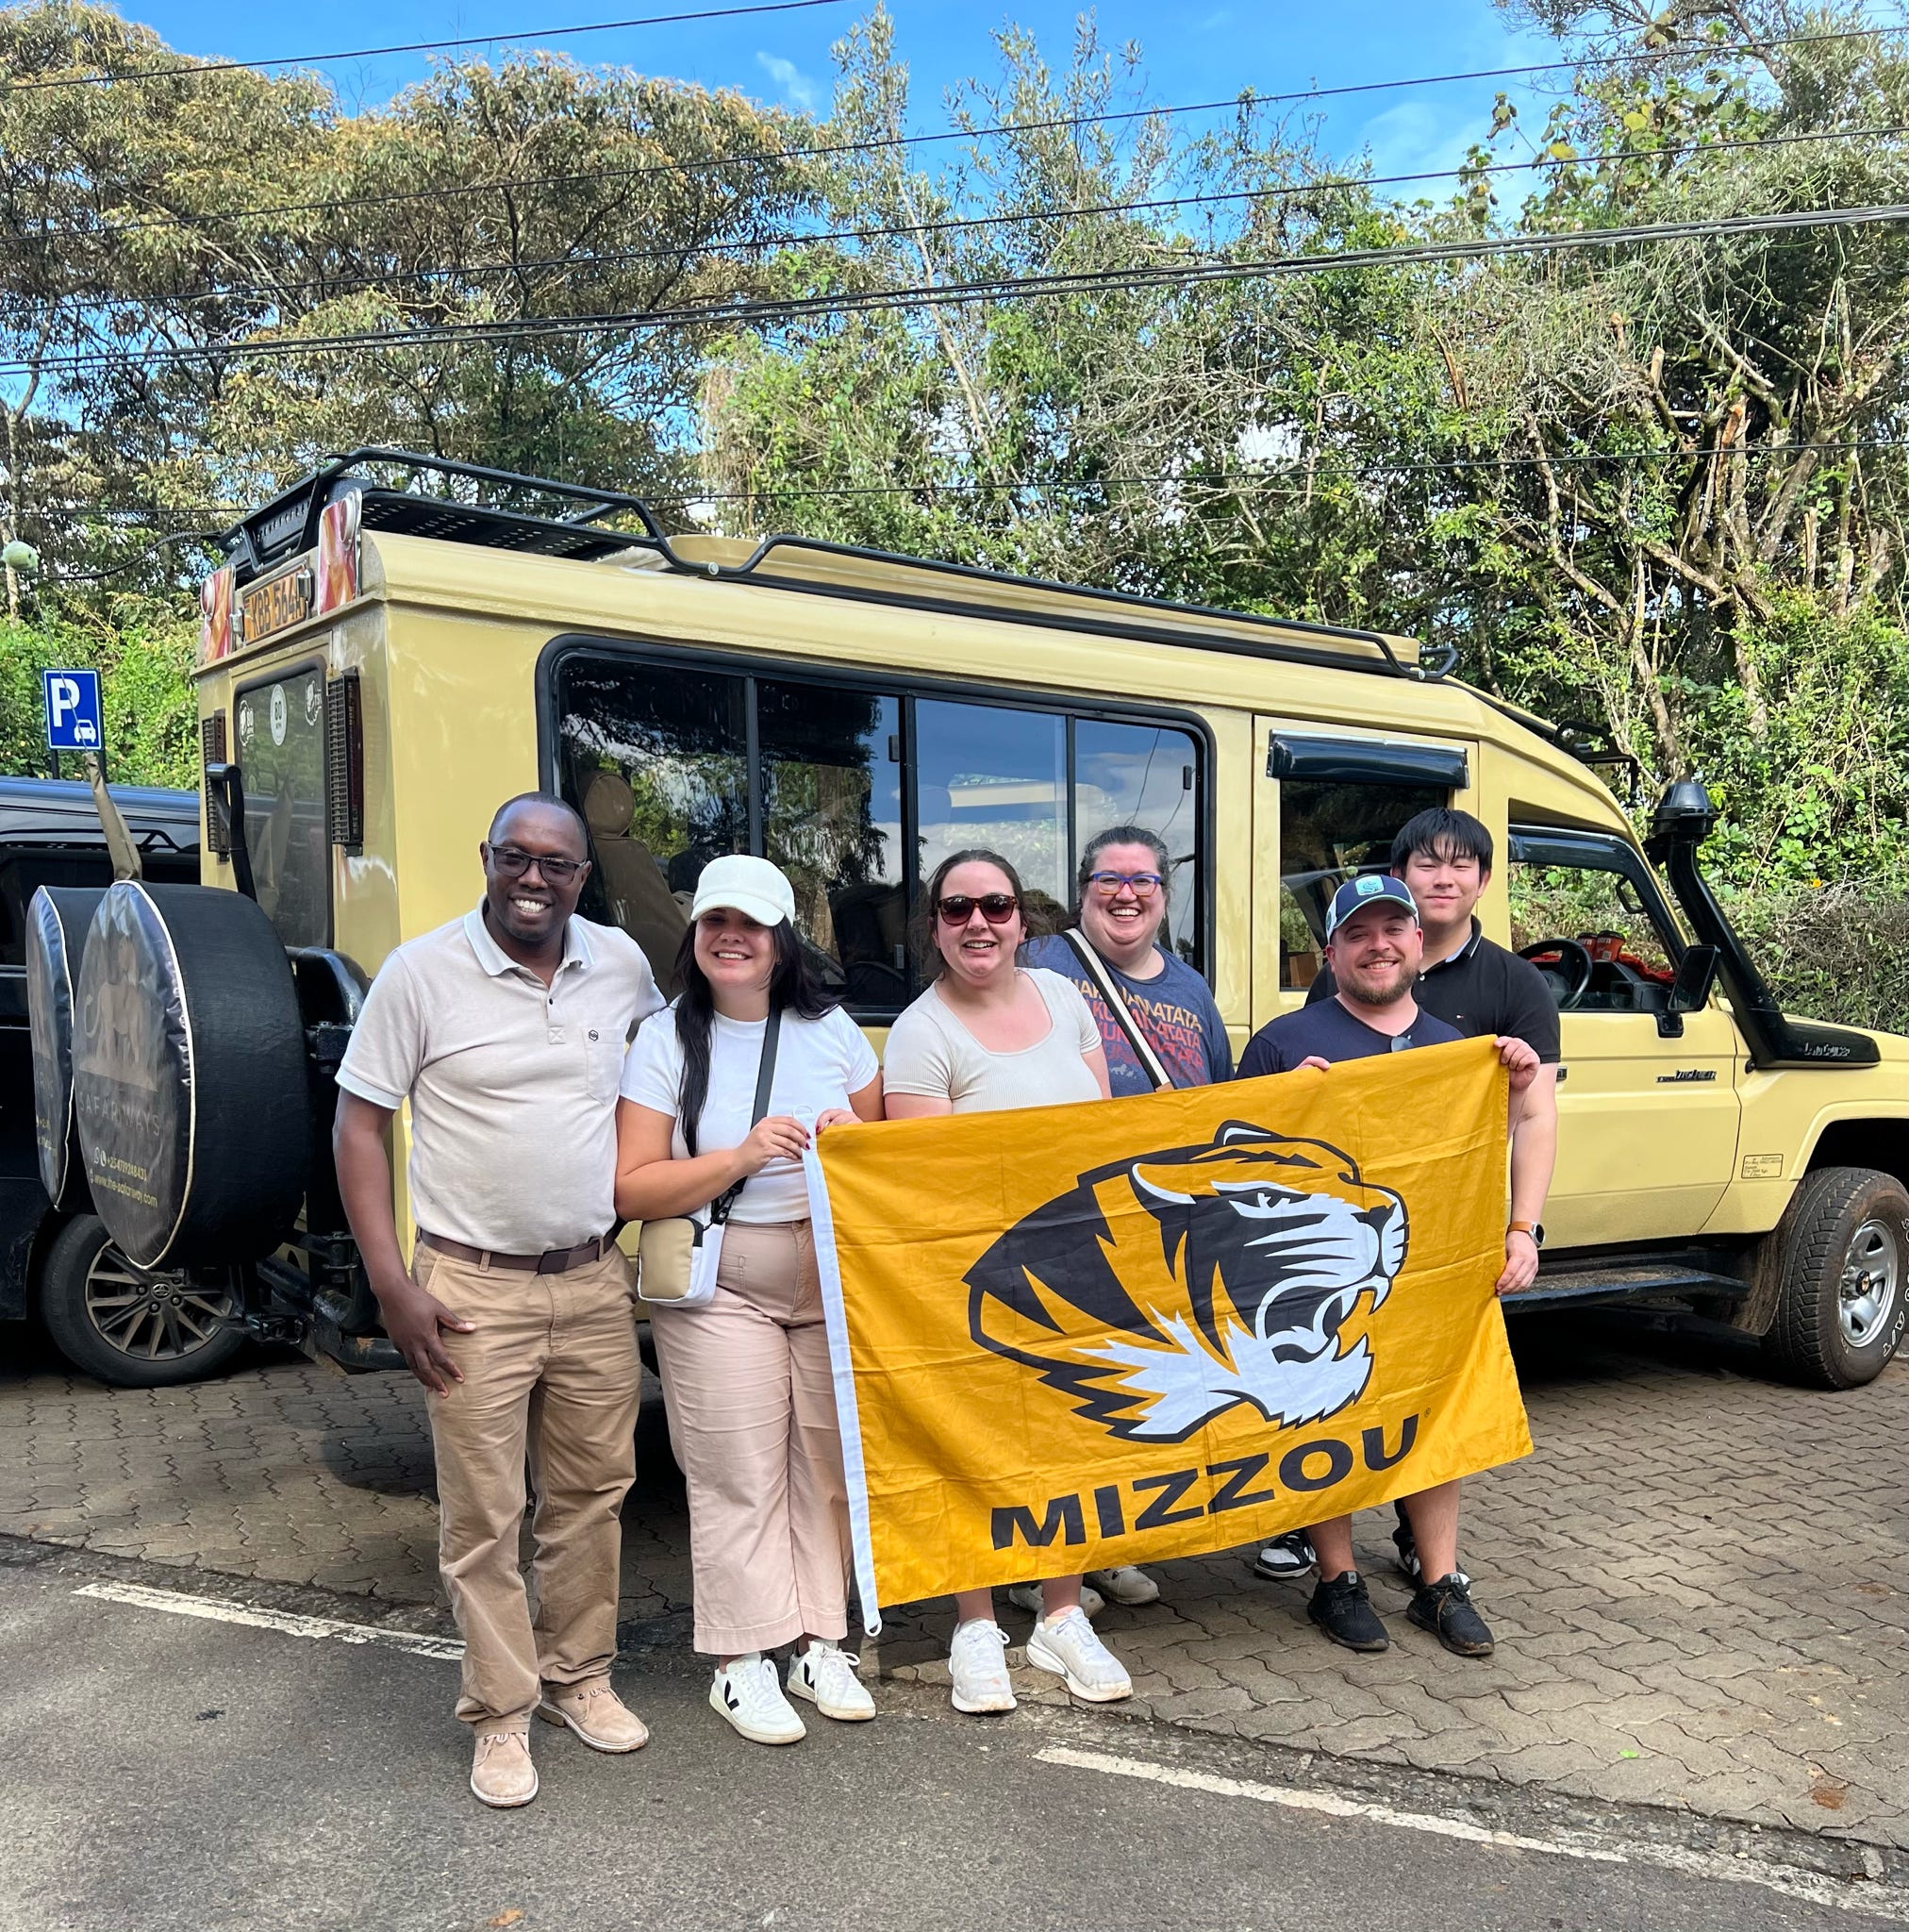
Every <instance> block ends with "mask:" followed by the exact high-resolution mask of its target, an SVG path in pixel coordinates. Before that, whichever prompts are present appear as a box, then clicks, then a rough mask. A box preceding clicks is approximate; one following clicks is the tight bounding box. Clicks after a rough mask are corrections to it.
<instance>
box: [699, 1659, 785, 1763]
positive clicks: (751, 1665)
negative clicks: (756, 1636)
mask: <svg viewBox="0 0 1909 1932" xmlns="http://www.w3.org/2000/svg"><path fill="white" fill-rule="evenodd" d="M709 1705H710V1708H711V1709H713V1710H717V1711H720V1712H721V1713H722V1716H724V1717H726V1718H727V1719H728V1720H729V1722H730V1723H731V1724H734V1725H735V1727H736V1728H737V1729H738V1730H739V1731H740V1732H741V1733H742V1735H743V1736H744V1737H745V1738H747V1739H748V1740H749V1741H750V1742H751V1743H752V1744H794V1743H798V1742H799V1741H800V1740H802V1739H804V1738H805V1737H807V1736H808V1732H807V1730H806V1729H805V1727H804V1725H803V1722H802V1720H801V1719H800V1718H799V1717H797V1716H796V1714H795V1708H794V1707H793V1706H792V1705H791V1704H790V1703H789V1701H788V1698H786V1697H785V1696H784V1695H783V1694H782V1686H781V1685H780V1684H779V1683H778V1682H777V1681H776V1676H775V1666H774V1664H772V1662H771V1661H770V1660H769V1658H768V1657H764V1656H763V1655H762V1653H761V1652H760V1651H759V1650H758V1651H752V1652H751V1653H750V1654H749V1656H747V1657H738V1658H737V1659H736V1661H735V1662H734V1663H733V1664H723V1665H722V1666H720V1667H719V1669H718V1670H717V1673H716V1681H715V1682H714V1683H713V1684H711V1685H710V1687H709Z"/></svg>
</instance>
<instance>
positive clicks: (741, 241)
mask: <svg viewBox="0 0 1909 1932" xmlns="http://www.w3.org/2000/svg"><path fill="white" fill-rule="evenodd" d="M1902 134H1909V123H1905V124H1904V125H1901V126H1895V127H1837V128H1824V129H1821V130H1819V131H1818V132H1815V133H1810V134H1780V135H1766V136H1759V137H1757V138H1756V139H1754V140H1750V141H1693V142H1675V143H1666V144H1665V145H1664V146H1661V147H1652V148H1622V149H1618V151H1617V152H1615V153H1605V154H1590V155H1572V156H1570V157H1568V158H1559V157H1553V156H1550V155H1540V156H1537V157H1535V158H1533V159H1531V160H1528V161H1491V162H1487V163H1486V164H1485V165H1483V166H1480V167H1469V166H1466V165H1465V164H1463V163H1461V164H1460V165H1459V166H1457V167H1455V168H1435V169H1430V170H1427V171H1423V172H1420V173H1418V174H1411V175H1324V176H1321V177H1320V179H1319V180H1316V181H1310V182H1299V183H1294V184H1289V185H1286V186H1281V187H1278V188H1228V189H1220V190H1216V191H1213V192H1204V193H1199V194H1168V195H1161V196H1158V197H1156V198H1154V199H1151V200H1145V201H1115V202H1100V203H1084V204H1082V205H1080V206H1078V207H1073V208H1025V209H1021V210H1020V211H1018V212H1015V213H1011V214H996V215H949V216H945V217H942V218H940V219H938V220H935V221H926V222H908V223H898V224H896V225H893V226H890V227H880V228H822V229H812V230H808V231H806V232H805V231H801V230H790V231H786V232H784V233H782V234H776V235H745V236H741V237H738V238H736V239H733V240H729V241H717V242H705V243H704V244H703V245H702V246H701V247H699V248H696V249H692V250H687V251H686V250H685V249H682V248H635V249H628V248H622V249H606V250H601V251H596V252H593V253H590V254H587V255H577V254H569V255H551V256H541V257H533V258H530V259H528V260H523V261H508V260H505V261H467V262H448V263H444V264H442V265H440V266H438V267H420V268H393V269H389V270H385V271H382V272H366V273H361V274H357V275H345V274H339V275H313V276H310V277H308V278H307V279H306V280H304V281H299V282H287V283H284V284H282V285H280V286H277V287H274V286H273V285H271V284H269V283H263V282H255V283H250V284H244V283H241V284H238V285H236V286H234V287H231V288H226V289H213V290H208V291H203V292H197V293H193V292H189V291H185V290H169V291H166V292H165V293H163V294H158V295H143V294H142V295H140V296H138V297H136V298H134V299H132V300H130V301H128V302H127V303H126V304H125V306H126V307H132V308H137V307H144V306H147V305H150V304H153V303H168V304H176V305H179V306H182V307H186V306H190V307H204V306H207V305H209V304H216V303H224V302H247V301H256V302H262V303H272V304H274V305H276V304H279V303H280V302H282V300H283V298H284V297H286V296H288V295H298V294H304V293H306V292H307V291H310V290H313V289H318V290H323V291H325V292H326V293H327V294H332V293H336V294H343V293H345V292H347V291H353V290H361V289H381V288H385V287H388V286H390V285H392V284H398V283H407V282H423V281H432V280H438V279H441V278H445V277H455V276H475V275H524V274H528V273H534V272H537V271H540V270H543V269H610V268H627V267H632V266H635V265H637V264H639V263H641V262H647V261H671V262H680V261H681V260H682V259H683V258H684V256H685V254H686V253H688V254H693V255H696V256H715V255H731V254H739V253H748V252H750V251H752V250H759V249H767V248H788V247H802V248H808V247H815V246H817V245H819V244H821V243H823V242H879V241H885V240H888V239H891V238H894V237H899V236H909V235H935V234H948V233H953V232H965V231H968V230H971V229H981V228H998V227H1011V226H1015V225H1021V224H1031V223H1035V222H1054V221H1075V220H1079V219H1082V218H1084V217H1087V216H1093V215H1131V214H1154V213H1158V212H1160V211H1161V210H1163V209H1166V208H1200V207H1206V206H1210V205H1213V204H1216V203H1221V202H1229V201H1248V202H1261V201H1292V200H1300V199H1303V198H1304V197H1306V196H1308V195H1322V194H1328V193H1332V192H1335V191H1338V190H1344V189H1349V188H1350V189H1362V188H1392V187H1401V186H1406V185H1411V184H1416V183H1419V182H1425V181H1449V180H1451V179H1452V178H1453V177H1454V176H1456V177H1458V178H1460V179H1464V180H1473V179H1476V178H1478V177H1480V176H1483V175H1510V174H1528V173H1531V172H1532V171H1534V170H1536V169H1541V168H1575V167H1585V168H1592V169H1597V168H1605V167H1609V166H1612V165H1613V164H1615V163H1619V162H1624V161H1638V160H1641V161H1654V160H1657V159H1660V158H1664V157H1668V156H1676V155H1688V154H1702V155H1713V154H1741V153H1744V152H1747V151H1749V150H1752V149H1762V148H1773V147H1796V146H1800V145H1803V144H1807V143H1814V142H1825V141H1859V140H1868V139H1884V138H1890V137H1894V136H1897V135H1902ZM321 299H323V298H321ZM114 306H115V300H114V298H113V297H111V296H100V295H69V296H60V297H58V298H56V299H54V300H52V301H48V302H42V303H41V304H40V305H39V308H40V309H41V311H42V312H45V311H47V310H55V311H64V310H69V309H71V310H77V311H80V312H82V313H85V312H91V311H95V310H99V309H104V308H113V307H114Z"/></svg>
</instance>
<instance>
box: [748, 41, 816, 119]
mask: <svg viewBox="0 0 1909 1932" xmlns="http://www.w3.org/2000/svg"><path fill="white" fill-rule="evenodd" d="M755 64H756V65H757V66H758V67H759V68H761V69H762V71H763V73H765V74H766V75H768V76H769V77H770V79H771V80H772V81H773V82H774V83H775V84H776V86H777V87H779V88H780V89H781V90H782V92H784V94H786V95H787V96H788V100H789V101H790V102H791V103H792V104H793V105H794V106H795V107H798V108H801V109H802V111H803V112H804V113H805V114H813V113H814V112H815V104H816V88H815V82H814V81H812V80H811V79H810V78H809V77H808V75H805V73H804V72H803V71H802V69H801V68H800V67H798V66H797V65H796V64H795V62H794V61H793V60H785V59H784V58H782V56H781V55H780V54H764V53H758V54H757V55H756V57H755Z"/></svg>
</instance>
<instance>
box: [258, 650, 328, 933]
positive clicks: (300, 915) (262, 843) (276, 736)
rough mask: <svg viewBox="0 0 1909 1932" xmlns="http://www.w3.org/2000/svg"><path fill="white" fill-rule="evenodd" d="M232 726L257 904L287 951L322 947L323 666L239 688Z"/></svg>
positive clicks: (325, 899) (324, 828) (324, 929)
mask: <svg viewBox="0 0 1909 1932" xmlns="http://www.w3.org/2000/svg"><path fill="white" fill-rule="evenodd" d="M238 728H239V769H240V772H241V774H242V776H243V778H244V781H245V844H246V847H247V849H248V850H249V851H250V853H251V855H252V877H253V880H254V882H255V884H256V886H257V892H258V903H259V905H260V906H261V907H262V908H264V910H265V913H266V915H267V917H268V918H270V920H271V921H272V923H273V924H274V926H276V927H277V928H278V937H279V938H280V939H281V940H283V941H285V943H286V944H287V945H288V946H325V945H329V944H330V943H331V832H330V826H329V824H328V822H327V820H326V817H325V791H324V668H323V667H322V666H321V665H317V664H312V665H307V667H305V668H304V669H302V670H298V671H290V672H287V673H286V674H285V675H283V676H282V677H278V678H274V680H273V681H272V682H271V683H269V684H255V685H254V686H253V687H252V688H251V689H250V690H249V691H241V692H240V694H239V701H238Z"/></svg>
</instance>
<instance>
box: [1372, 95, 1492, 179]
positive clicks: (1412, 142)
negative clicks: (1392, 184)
mask: <svg viewBox="0 0 1909 1932" xmlns="http://www.w3.org/2000/svg"><path fill="white" fill-rule="evenodd" d="M1485 125H1489V110H1488V109H1487V110H1486V122H1485ZM1482 132H1483V127H1482V126H1481V123H1480V118H1479V114H1478V110H1477V108H1475V107H1474V106H1473V105H1472V103H1470V102H1469V101H1466V102H1463V103H1445V102H1441V103H1439V104H1438V105H1437V106H1436V107H1435V106H1433V105H1432V104H1431V103H1430V102H1427V101H1401V102H1400V103H1399V104H1398V105H1397V106H1396V107H1392V108H1386V111H1385V112H1384V113H1383V114H1377V115H1374V116H1373V117H1372V119H1371V120H1369V121H1368V122H1367V123H1366V125H1364V126H1363V127H1362V128H1361V129H1360V130H1359V133H1360V137H1361V139H1362V140H1363V141H1364V142H1365V144H1366V146H1367V147H1368V149H1369V151H1370V153H1371V157H1372V173H1373V174H1375V175H1420V174H1427V173H1430V172H1431V171H1433V170H1435V169H1450V170H1453V171H1455V170H1456V169H1457V167H1458V164H1459V163H1460V162H1461V161H1462V160H1464V158H1465V157H1466V154H1467V153H1468V152H1469V149H1470V146H1471V143H1472V142H1475V141H1476V140H1478V138H1479V136H1480V134H1481V133H1482ZM1457 185H1458V183H1457V179H1456V175H1455V172H1454V174H1453V177H1452V179H1451V180H1450V181H1425V182H1419V183H1413V182H1401V183H1400V184H1399V186H1398V187H1397V188H1395V189H1390V190H1385V189H1382V190H1381V191H1379V192H1381V193H1382V194H1387V195H1397V196H1398V197H1399V199H1401V200H1402V201H1417V200H1418V199H1419V197H1420V196H1421V195H1422V196H1424V197H1425V198H1426V199H1427V200H1429V201H1440V200H1443V199H1444V198H1445V197H1446V196H1447V195H1449V194H1451V193H1452V192H1455V190H1456V188H1457Z"/></svg>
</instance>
